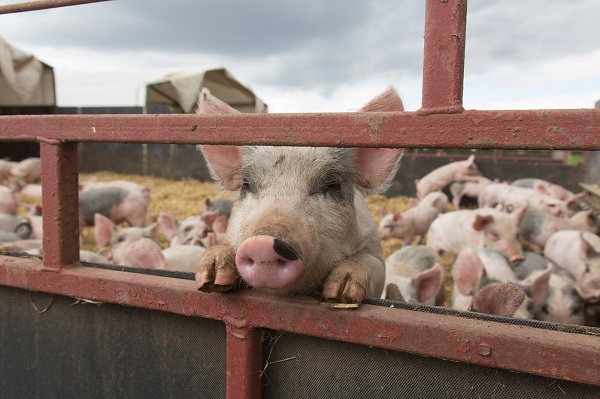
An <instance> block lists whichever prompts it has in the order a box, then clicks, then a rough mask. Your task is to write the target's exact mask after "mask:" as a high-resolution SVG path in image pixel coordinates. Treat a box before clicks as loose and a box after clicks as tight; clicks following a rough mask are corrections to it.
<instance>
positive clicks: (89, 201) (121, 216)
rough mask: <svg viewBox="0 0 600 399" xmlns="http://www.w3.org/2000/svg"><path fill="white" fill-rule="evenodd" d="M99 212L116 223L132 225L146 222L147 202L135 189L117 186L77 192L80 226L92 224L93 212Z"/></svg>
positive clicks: (135, 225)
mask: <svg viewBox="0 0 600 399" xmlns="http://www.w3.org/2000/svg"><path fill="white" fill-rule="evenodd" d="M96 213H100V214H102V215H104V216H106V217H107V218H109V219H110V220H112V221H113V222H115V223H116V224H119V223H122V222H127V223H128V224H129V225H130V226H133V227H144V226H146V225H147V224H148V202H147V200H146V198H145V197H143V196H142V195H140V194H139V193H137V192H135V191H128V190H126V189H123V188H119V187H106V188H98V189H95V190H90V191H86V192H83V193H80V194H79V222H80V227H83V226H93V225H94V214H96Z"/></svg>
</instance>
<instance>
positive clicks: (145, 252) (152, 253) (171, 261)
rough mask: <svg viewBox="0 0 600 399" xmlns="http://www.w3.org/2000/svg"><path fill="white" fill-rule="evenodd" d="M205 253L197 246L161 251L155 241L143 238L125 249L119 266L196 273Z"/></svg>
mask: <svg viewBox="0 0 600 399" xmlns="http://www.w3.org/2000/svg"><path fill="white" fill-rule="evenodd" d="M204 251H205V249H204V248H203V247H199V246H196V245H176V246H174V247H169V248H167V249H165V250H163V251H161V250H160V247H159V246H158V244H156V243H155V242H154V241H153V240H151V239H148V238H141V239H139V240H136V241H134V242H132V243H131V245H129V246H128V247H127V248H126V249H125V251H124V252H123V255H122V257H121V261H120V262H119V264H121V265H123V266H130V267H143V268H146V269H161V270H173V271H182V272H191V273H194V272H196V270H197V269H198V259H200V258H201V257H202V255H203V254H204Z"/></svg>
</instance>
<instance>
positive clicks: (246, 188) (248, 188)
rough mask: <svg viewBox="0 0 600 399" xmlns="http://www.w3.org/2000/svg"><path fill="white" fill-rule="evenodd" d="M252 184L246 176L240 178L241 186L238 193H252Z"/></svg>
mask: <svg viewBox="0 0 600 399" xmlns="http://www.w3.org/2000/svg"><path fill="white" fill-rule="evenodd" d="M254 191H255V190H254V186H253V184H252V183H251V182H250V180H249V179H247V178H242V187H241V188H240V194H246V193H252V192H254Z"/></svg>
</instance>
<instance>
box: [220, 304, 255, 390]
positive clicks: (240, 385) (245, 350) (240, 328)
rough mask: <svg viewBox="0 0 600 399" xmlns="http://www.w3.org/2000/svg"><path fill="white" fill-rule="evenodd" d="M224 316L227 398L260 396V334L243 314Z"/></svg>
mask: <svg viewBox="0 0 600 399" xmlns="http://www.w3.org/2000/svg"><path fill="white" fill-rule="evenodd" d="M241 316H242V317H236V318H232V317H229V318H226V319H225V320H224V321H225V324H226V333H227V376H226V384H227V392H226V395H227V399H254V398H259V397H260V392H261V383H262V380H261V377H262V375H261V365H262V342H261V341H262V336H261V332H260V330H258V329H255V328H253V327H251V326H249V321H248V320H247V319H246V318H245V317H244V315H243V313H242V314H241Z"/></svg>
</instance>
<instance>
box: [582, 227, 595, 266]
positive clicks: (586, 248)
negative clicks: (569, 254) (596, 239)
mask: <svg viewBox="0 0 600 399" xmlns="http://www.w3.org/2000/svg"><path fill="white" fill-rule="evenodd" d="M579 237H580V239H579V240H580V241H581V245H580V246H579V259H581V260H582V261H587V260H588V258H591V257H595V256H597V253H596V251H595V249H594V246H593V245H592V244H590V242H589V241H588V240H586V238H585V235H584V234H583V231H582V232H580V233H579Z"/></svg>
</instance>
